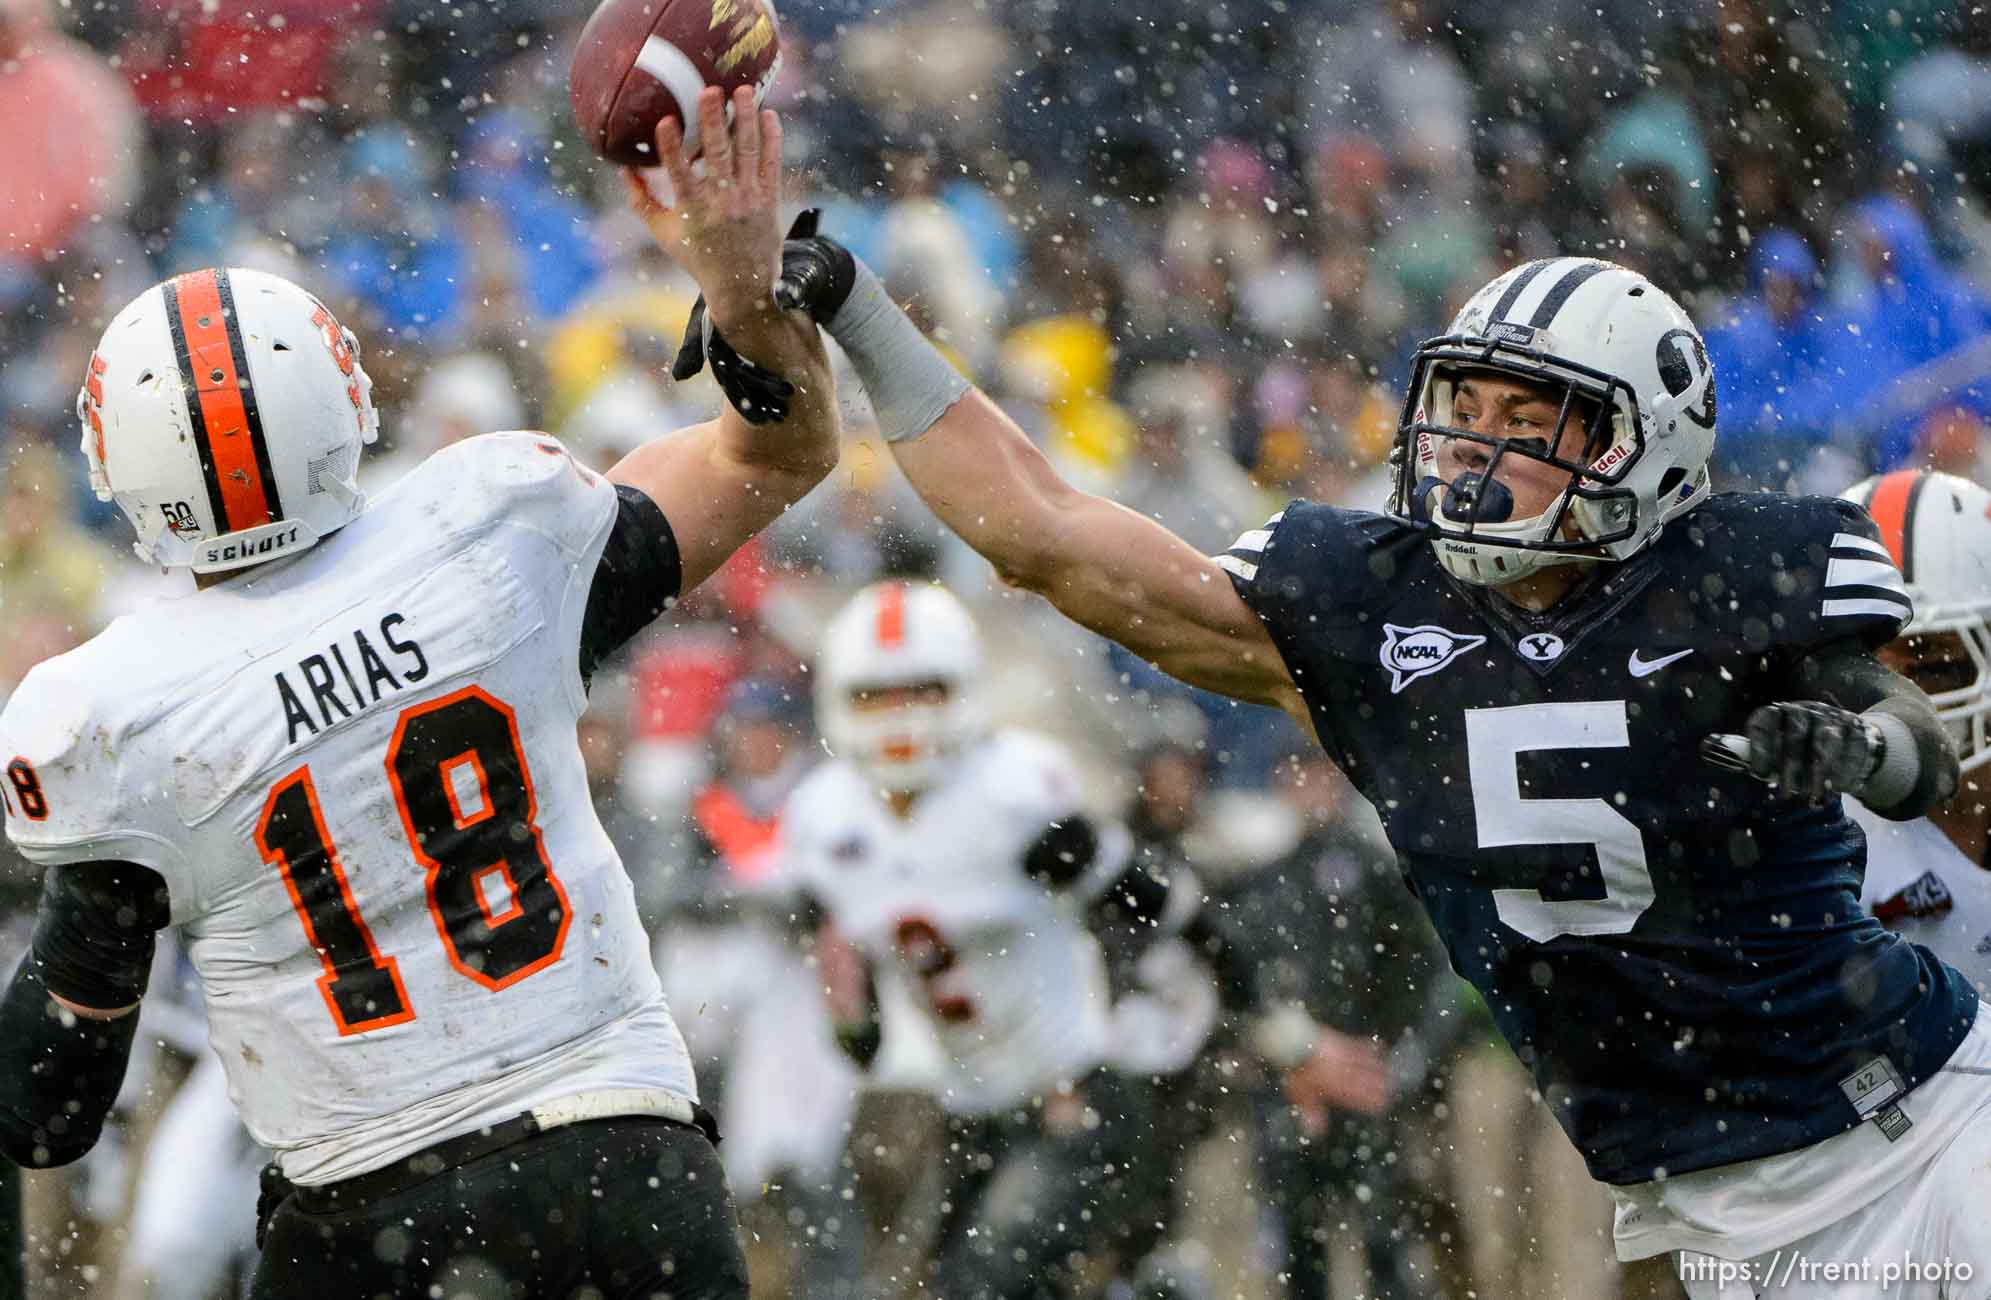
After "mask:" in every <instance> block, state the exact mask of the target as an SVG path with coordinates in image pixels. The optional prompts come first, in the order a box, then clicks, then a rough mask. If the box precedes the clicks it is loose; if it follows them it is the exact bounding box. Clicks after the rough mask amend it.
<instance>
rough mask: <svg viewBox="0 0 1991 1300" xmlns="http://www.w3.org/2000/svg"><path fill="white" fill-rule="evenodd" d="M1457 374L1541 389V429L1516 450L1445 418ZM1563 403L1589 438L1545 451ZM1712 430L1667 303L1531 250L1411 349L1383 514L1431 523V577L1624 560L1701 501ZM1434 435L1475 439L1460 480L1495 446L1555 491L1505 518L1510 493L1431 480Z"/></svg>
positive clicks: (1495, 454)
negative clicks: (1533, 468)
mask: <svg viewBox="0 0 1991 1300" xmlns="http://www.w3.org/2000/svg"><path fill="white" fill-rule="evenodd" d="M1466 371H1493V372H1496V373H1499V374H1502V375H1509V376H1512V377H1514V378H1517V379H1521V380H1525V381H1528V382H1530V383H1535V384H1543V385H1548V386H1550V387H1551V388H1553V389H1555V390H1557V391H1558V392H1559V393H1560V394H1561V403H1562V413H1561V416H1560V417H1559V422H1558V424H1557V427H1556V430H1555V433H1554V436H1552V437H1550V438H1549V439H1548V440H1547V442H1546V444H1544V445H1542V446H1540V447H1531V446H1528V445H1524V444H1521V443H1511V444H1510V443H1507V442H1504V441H1502V440H1500V439H1496V438H1487V437H1482V436H1481V435H1478V434H1474V433H1471V432H1469V431H1463V430H1458V429H1455V428H1453V427H1452V424H1453V421H1452V395H1453V392H1454V390H1455V388H1456V385H1457V381H1458V377H1459V375H1460V374H1461V373H1463V372H1466ZM1572 412H1578V413H1581V414H1582V415H1583V416H1585V417H1586V418H1587V420H1588V424H1589V436H1588V438H1587V439H1586V442H1585V445H1584V447H1583V448H1582V450H1581V453H1580V454H1579V455H1577V456H1575V457H1573V458H1558V457H1556V456H1554V455H1552V454H1551V452H1552V451H1553V450H1554V449H1556V447H1557V445H1558V443H1559V442H1560V439H1561V434H1562V429H1563V424H1564V423H1566V422H1567V421H1568V420H1569V418H1570V415H1571V414H1572ZM1714 432H1715V386H1714V371H1713V369H1712V367H1710V366H1709V364H1708V357H1707V348H1706V346H1705V345H1704V344H1703V343H1702V341H1701V333H1700V330H1699V329H1697V328H1696V327H1695V325H1694V322H1693V320H1692V319H1690V318H1689V317H1688V315H1687V313H1686V312H1685V311H1683V310H1682V309H1681V308H1680V305H1679V304H1678V303H1676V302H1674V301H1673V299H1672V298H1671V297H1670V296H1669V295H1667V294H1666V293H1665V291H1663V290H1661V289H1660V288H1659V287H1658V286H1657V285H1655V284H1653V283H1652V282H1651V281H1650V280H1648V279H1646V278H1645V277H1644V276H1642V275H1640V274H1638V273H1637V272H1636V271H1632V270H1629V269H1627V268H1626V267H1622V266H1619V265H1617V264H1616V263H1614V262H1605V261H1600V260H1597V259H1595V258H1587V257H1552V258H1545V259H1543V260H1541V261H1537V262H1530V263H1528V264H1527V265H1525V266H1519V267H1516V268H1515V269H1513V270H1511V271H1509V272H1507V273H1506V274H1505V275H1502V276H1500V277H1499V278H1498V279H1496V280H1494V281H1493V282H1492V283H1491V284H1488V285H1487V286H1485V287H1484V288H1482V289H1481V290H1480V291H1479V292H1478V293H1476V294H1474V295H1473V296H1472V298H1471V299H1470V300H1469V301H1468V302H1467V303H1466V305H1465V307H1464V309H1463V310H1461V311H1460V312H1459V314H1458V317H1457V318H1456V319H1455V320H1453V322H1452V325H1451V328H1450V329H1449V330H1447V331H1446V332H1445V334H1444V335H1443V336H1441V337H1439V338H1435V339H1430V340H1428V341H1427V342H1425V343H1424V345H1423V346H1422V347H1420V348H1419V349H1418V350H1417V355H1416V357H1415V359H1414V362H1413V364H1412V369H1411V382H1410V390H1409V393H1408V395H1407V396H1406V399H1405V402H1404V412H1403V419H1402V421H1401V423H1400V425H1399V428H1398V431H1397V444H1396V448H1395V450H1394V451H1393V452H1392V453H1391V460H1392V464H1393V466H1394V468H1395V490H1394V493H1393V497H1392V502H1391V512H1392V513H1393V514H1396V515H1398V516H1401V517H1404V518H1407V519H1411V520H1414V521H1416V522H1417V523H1419V524H1420V525H1422V526H1425V527H1428V528H1430V529H1432V530H1433V532H1434V533H1435V534H1436V535H1435V536H1434V537H1433V539H1432V540H1433V544H1434V546H1435V547H1436V548H1437V552H1438V558H1439V561H1440V562H1441V563H1442V564H1443V565H1444V566H1445V568H1446V569H1447V571H1449V572H1450V573H1452V574H1453V575H1454V576H1455V577H1457V578H1459V579H1461V580H1462V581H1466V582H1471V583H1475V584H1478V585H1482V586H1499V585H1502V584H1505V583H1509V582H1512V581H1514V580H1516V579H1518V578H1522V577H1526V576H1527V575H1528V574H1530V573H1534V572H1536V571H1537V570H1539V569H1542V568H1545V567H1548V566H1550V565H1555V564H1571V563H1594V562H1596V561H1599V560H1624V559H1629V558H1630V557H1631V556H1632V555H1634V554H1636V553H1637V552H1638V551H1639V550H1640V549H1641V548H1642V547H1644V546H1646V545H1648V544H1649V543H1650V542H1651V541H1652V540H1653V538H1655V537H1657V536H1658V535H1659V530H1660V528H1661V527H1662V526H1664V525H1665V523H1666V521H1667V520H1669V519H1672V518H1674V517H1675V516H1676V515H1679V514H1681V513H1683V512H1684V511H1687V510H1689V509H1692V508H1693V507H1694V506H1695V505H1697V504H1698V503H1699V502H1700V500H1701V499H1702V498H1703V497H1705V496H1706V495H1707V493H1708V487H1709V481H1708V458H1709V456H1710V455H1711V454H1712V453H1713V451H1714ZM1450 438H1464V439H1467V440H1470V441H1478V442H1482V443H1485V444H1486V446H1487V448H1488V452H1489V456H1490V460H1489V463H1488V464H1487V466H1486V468H1485V469H1484V471H1482V472H1480V473H1477V474H1474V475H1471V476H1470V477H1472V478H1473V479H1474V480H1475V483H1474V484H1473V485H1472V486H1474V487H1477V486H1478V485H1479V484H1483V483H1487V482H1490V481H1492V480H1493V479H1494V476H1495V473H1496V471H1497V470H1498V467H1499V462H1500V458H1501V457H1502V456H1527V457H1530V458H1532V459H1534V460H1538V461H1543V462H1545V463H1547V464H1550V465H1552V466H1554V467H1555V468H1557V469H1559V470H1562V471H1564V472H1565V473H1567V475H1568V479H1569V482H1568V486H1567V487H1566V488H1565V489H1564V490H1563V491H1561V492H1560V493H1558V494H1557V496H1556V497H1555V498H1554V499H1553V500H1552V501H1551V502H1550V503H1549V504H1548V506H1547V507H1546V508H1545V509H1543V510H1542V511H1541V512H1540V513H1539V514H1536V515H1533V516H1530V517H1528V518H1525V519H1515V518H1510V517H1507V516H1509V515H1511V513H1512V505H1513V501H1512V498H1511V496H1508V495H1507V494H1505V493H1502V492H1498V491H1485V490H1465V491H1462V490H1460V488H1461V485H1462V484H1463V483H1464V480H1465V479H1466V478H1467V477H1468V476H1466V475H1460V476H1458V481H1457V482H1451V483H1448V482H1446V481H1445V480H1444V479H1443V478H1442V477H1441V476H1440V465H1439V448H1440V446H1441V445H1442V443H1443V440H1445V439H1450Z"/></svg>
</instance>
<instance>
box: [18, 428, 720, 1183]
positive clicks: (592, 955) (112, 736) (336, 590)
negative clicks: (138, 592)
mask: <svg viewBox="0 0 1991 1300" xmlns="http://www.w3.org/2000/svg"><path fill="white" fill-rule="evenodd" d="M616 514H617V505H616V495H615V490H614V488H613V487H612V486H610V485H609V484H608V483H607V482H606V481H605V480H603V479H601V478H599V477H597V476H595V475H593V474H591V473H589V472H587V471H586V470H584V469H583V468H582V467H581V466H580V465H578V464H577V463H576V462H574V461H573V460H572V459H571V458H570V457H569V456H568V455H567V453H566V452H565V451H564V450H563V449H562V448H561V447H560V446H559V444H558V443H556V442H554V441H552V440H551V439H549V438H546V437H544V436H541V435H537V434H523V433H507V434H491V435H487V436H485V437H481V438H473V439H470V440H468V441H465V442H461V443H458V444H456V445H454V446H452V447H449V448H447V449H445V450H444V451H442V452H439V453H438V454H437V455H435V456H433V457H431V458H430V459H429V460H427V461H426V462H424V463H423V464H422V465H421V466H420V467H419V468H417V469H416V470H414V471H413V472H412V473H410V474H409V475H408V476H407V477H406V478H404V479H402V480H401V482H399V483H398V484H396V485H395V486H394V487H393V488H391V489H390V490H389V491H387V492H386V493H385V494H384V495H383V496H382V497H381V498H380V499H379V500H378V501H377V502H375V503H374V504H372V505H371V506H370V507H369V508H368V509H367V510H366V511H365V512H364V513H362V514H361V515H360V516H359V517H358V518H357V519H355V520H354V521H353V522H352V523H350V524H348V525H346V526H345V527H344V528H343V529H341V530H340V531H339V532H338V533H336V534H334V535H333V536H331V537H329V538H326V539H325V540H324V541H322V542H320V543H319V544H318V545H317V546H315V547H313V548H312V549H311V550H309V551H307V552H305V553H303V554H302V555H300V556H298V557H297V558H296V559H294V560H290V561H286V562H284V563H282V564H279V565H276V566H273V567H271V568H269V569H268V570H263V569H249V570H245V571H243V572H241V573H239V574H238V575H235V576H233V577H232V578H231V579H230V580H229V581H227V582H225V583H222V584H220V585H219V586H215V587H212V588H210V589H208V590H205V591H199V592H195V593H193V594H191V595H187V596H183V597H180V598H178V599H174V600H166V601H161V602H159V603H156V604H153V605H150V606H148V607H145V608H143V609H141V610H139V611H138V612H136V613H133V614H130V615H127V616H125V617H123V618H121V619H118V620H117V621H116V622H114V623H113V624H112V625H111V626H110V627H109V628H107V629H106V630H105V631H104V632H103V633H102V634H100V635H99V636H97V637H95V638H94V639H92V640H91V641H89V642H88V643H87V644H85V645H83V646H81V647H79V648H78V649H76V650H74V651H71V652H70V653H68V654H65V655H62V656H60V657H58V658H56V659H53V660H50V661H49V662H47V663H44V664H42V665H41V666H39V667H37V668H36V669H35V670H34V671H33V672H32V673H30V674H29V675H28V677H27V679H26V680H25V681H23V682H22V684H21V686H20V688H19V689H18V690H17V691H16V692H15V693H14V695H13V698H12V699H11V700H9V702H8V704H7V709H6V712H5V714H4V716H0V746H4V749H5V752H6V753H7V754H9V755H18V756H19V757H18V758H17V759H16V760H15V764H14V769H13V772H12V774H11V775H12V779H11V783H10V785H9V787H8V794H9V795H10V796H12V798H11V799H10V800H9V816H8V819H7V826H8V830H9V832H10V833H11V834H12V836H13V838H14V841H15V843H16V844H17V845H18V846H19V847H20V849H21V851H22V852H24V853H25V854H27V855H28V856H29V857H30V858H33V859H34V860H35V861H37V862H41V863H46V864H57V863H69V862H87V861H92V860H98V859H122V860H125V861H130V862H137V863H141V864H143V865H145V866H148V867H151V868H152V869H153V870H155V871H157V872H159V873H160V875H162V876H163V877H164V878H165V880H166V883H167V886H168V888H169V890H170V892H171V900H172V920H173V923H174V924H175V925H176V926H178V927H180V929H181V932H182V935H183V937H184V938H185V940H186V942H187V946H188V950H189V952H190V954H191V956H192V959H193V963H194V966H195V968H196V970H197V971H198V972H199V975H200V981H201V988H202V992H203V994H204V997H205V1000H206V1006H207V1014H208V1019H209V1024H210V1037H211V1041H212V1043H213V1046H214V1049H215V1052H216V1053H217V1055H219V1057H220V1058H221V1061H222V1064H223V1066H224V1067H225V1068H226V1070H227V1074H228V1084H229V1093H230V1096H231V1097H232V1098H233V1099H234V1102H235V1104H236V1106H237V1107H238V1108H239V1109H240V1110H241V1112H242V1116H243V1119H244V1121H245V1122H246V1124H247V1126H248V1129H249V1132H250V1133H251V1135H253V1136H254V1138H255V1139H256V1141H257V1142H258V1143H260V1144H262V1145H263V1146H265V1147H268V1148H270V1149H271V1150H272V1151H274V1152H276V1153H277V1155H278V1158H279V1161H280V1163H281V1164H282V1166H283V1169H284V1172H285V1173H286V1174H287V1175H288V1176H289V1177H290V1178H291V1179H292V1180H293V1181H296V1182H298V1183H300V1184H306V1185H314V1184H323V1183H328V1182H334V1181H337V1180H339V1179H343V1178H349V1177H352V1176H354V1175H357V1174H360V1173H364V1172H367V1171H368V1170H372V1169H376V1168H379V1167H382V1166H384V1165H387V1164H389V1163H391V1162H393V1161H394V1160H397V1159H399V1158H401V1157H403V1156H405V1155H408V1154H410V1153H412V1152H415V1151H417V1150H420V1149H421V1148H423V1147H427V1146H430V1145H432V1144H434V1143H436V1142H438V1141H441V1140H443V1139H445V1138H448V1137H452V1136H455V1135H457V1134H460V1133H465V1132H469V1131H471V1130H474V1129H477V1128H479V1127H482V1126H484V1125H487V1124H490V1123H493V1122H496V1121H500V1120H504V1119H508V1118H510V1117H512V1116H515V1115H517V1114H518V1113H519V1112H521V1111H523V1110H526V1109H529V1108H531V1107H534V1106H537V1105H540V1104H543V1103H546V1102H550V1101H553V1100H557V1099H560V1098H563V1097H569V1096H572V1095H574V1094H576V1093H581V1092H586V1091H592V1090H595V1089H606V1088H636V1089H652V1090H659V1091H664V1092H669V1093H673V1094H676V1095H678V1096H682V1097H685V1098H692V1097H694V1096H695V1091H694V1084H693V1081H692V1073H691V1064H690V1060H689V1058H688V1057H687V1055H686V1053H685V1050H684V1044H683V1040H682V1039H681V1038H680V1037H679V1035H678V1031H677V1028H676V1026H675V1025H674V1024H673V1023H672V1021H671V1017H670V1013H669V1011H668V1010H667V1008H666V1006H665V1004H664V998H663V994H662V991H661V990H660V988H659V986H658V983H657V977H656V974H655V971H654V970H653V968H652V966H651V964H650V949H649V944H648V942H647V940H646V938H645V936H644V934H643V930H642V927H641V925H640V923H639V922H638V921H637V919H636V907H635V901H634V896H633V891H632V889H631V886H630V882H629V878H628V876H627V875H626V874H625V873H624V871H623V869H622V864H621V863H620V862H619V861H618V860H617V857H616V854H615V850H614V849H613V847H611V845H610V843H609V840H608V837H607V836H606V835H605V834H604V833H603V831H602V828H601V823H600V821H599V820H598V819H597V818H596V816H595V811H594V808H593V806H592V804H591V803H590V802H589V798H588V783H587V777H586V774H585V772H584V770H583V767H582V761H581V752H580V748H579V746H578V744H577V743H576V740H575V722H576V719H578V718H579V716H580V714H581V711H582V709H583V707H584V706H585V703H586V697H585V690H584V684H583V682H582V679H581V675H580V666H579V641H580V629H581V622H582V615H583V612H584V609H585V607H586V603H587V598H588V592H589V588H590V585H591V583H592V581H593V577H594V573H595V568H596V565H597V563H598V560H599V557H600V555H601V552H602V548H603V546H604V544H605V543H606V541H607V538H608V535H609V532H610V530H611V528H612V526H613V523H614V520H615V518H616ZM29 785H32V787H33V792H34V793H33V797H32V798H28V797H27V796H26V795H25V794H24V793H23V791H24V787H26V786H29Z"/></svg>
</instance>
